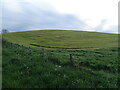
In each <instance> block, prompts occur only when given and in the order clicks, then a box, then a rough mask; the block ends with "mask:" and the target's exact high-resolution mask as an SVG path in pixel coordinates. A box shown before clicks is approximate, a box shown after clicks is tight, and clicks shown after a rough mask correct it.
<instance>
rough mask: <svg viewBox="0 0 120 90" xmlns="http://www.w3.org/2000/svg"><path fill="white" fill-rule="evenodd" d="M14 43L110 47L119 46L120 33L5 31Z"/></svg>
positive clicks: (76, 47)
mask: <svg viewBox="0 0 120 90" xmlns="http://www.w3.org/2000/svg"><path fill="white" fill-rule="evenodd" d="M3 37H4V38H5V39H6V40H8V41H10V42H13V43H18V44H21V45H25V46H30V47H45V48H71V49H80V48H109V47H117V46H118V35H117V34H108V33H98V32H86V31H72V30H37V31H24V32H14V33H5V34H3Z"/></svg>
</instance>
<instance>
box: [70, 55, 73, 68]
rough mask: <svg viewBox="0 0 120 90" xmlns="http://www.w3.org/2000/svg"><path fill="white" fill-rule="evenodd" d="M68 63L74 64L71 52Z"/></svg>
mask: <svg viewBox="0 0 120 90" xmlns="http://www.w3.org/2000/svg"><path fill="white" fill-rule="evenodd" d="M70 64H71V65H72V66H73V65H74V59H73V56H72V54H70Z"/></svg>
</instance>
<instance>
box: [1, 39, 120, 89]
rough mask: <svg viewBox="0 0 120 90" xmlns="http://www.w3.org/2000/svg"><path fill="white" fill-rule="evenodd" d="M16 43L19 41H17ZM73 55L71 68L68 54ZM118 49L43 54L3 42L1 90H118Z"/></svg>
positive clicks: (34, 49)
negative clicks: (95, 89)
mask: <svg viewBox="0 0 120 90" xmlns="http://www.w3.org/2000/svg"><path fill="white" fill-rule="evenodd" d="M17 40H18V39H17ZM70 53H71V54H73V57H74V65H73V66H71V64H70V59H69V54H70ZM117 55H118V50H117V48H111V49H99V50H61V49H59V50H57V49H54V50H49V49H45V56H44V57H42V50H41V49H39V48H29V47H25V46H21V45H18V44H13V43H9V42H7V41H4V42H3V61H2V67H3V70H2V74H3V79H2V80H3V82H2V85H3V88H117V87H118V86H120V84H119V83H118V77H120V76H118V75H119V74H118V71H117V70H118V57H117Z"/></svg>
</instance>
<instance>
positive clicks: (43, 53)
mask: <svg viewBox="0 0 120 90" xmlns="http://www.w3.org/2000/svg"><path fill="white" fill-rule="evenodd" d="M42 57H44V48H42Z"/></svg>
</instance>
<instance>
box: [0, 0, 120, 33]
mask: <svg viewBox="0 0 120 90" xmlns="http://www.w3.org/2000/svg"><path fill="white" fill-rule="evenodd" d="M118 2H119V0H1V5H0V8H2V15H0V19H2V22H1V21H0V24H2V27H0V28H4V29H8V30H9V31H11V32H16V31H26V30H41V29H62V30H80V31H93V32H105V33H118ZM0 11H1V10H0Z"/></svg>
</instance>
